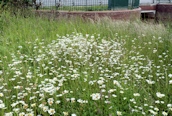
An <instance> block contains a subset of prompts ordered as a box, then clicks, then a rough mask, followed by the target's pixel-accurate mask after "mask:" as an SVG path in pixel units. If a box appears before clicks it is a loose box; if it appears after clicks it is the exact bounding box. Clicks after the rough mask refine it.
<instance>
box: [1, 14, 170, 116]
mask: <svg viewBox="0 0 172 116" xmlns="http://www.w3.org/2000/svg"><path fill="white" fill-rule="evenodd" d="M171 32H172V28H171V27H170V26H168V25H167V26H164V25H163V24H152V23H144V22H141V21H111V20H110V19H108V18H104V19H100V20H98V21H96V22H94V21H92V20H90V21H83V20H81V19H79V18H75V19H70V20H69V19H65V18H59V19H58V20H51V19H46V18H41V17H34V16H33V17H28V18H22V17H20V16H18V17H11V16H10V15H9V13H8V12H5V13H2V14H1V17H0V115H1V116H4V115H5V116H49V115H52V116H141V115H145V116H152V115H157V116H170V115H172V47H171V46H172V34H171Z"/></svg>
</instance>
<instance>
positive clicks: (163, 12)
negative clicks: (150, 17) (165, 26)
mask: <svg viewBox="0 0 172 116" xmlns="http://www.w3.org/2000/svg"><path fill="white" fill-rule="evenodd" d="M156 12H157V14H156V17H157V20H161V21H163V20H170V21H172V4H157V6H156Z"/></svg>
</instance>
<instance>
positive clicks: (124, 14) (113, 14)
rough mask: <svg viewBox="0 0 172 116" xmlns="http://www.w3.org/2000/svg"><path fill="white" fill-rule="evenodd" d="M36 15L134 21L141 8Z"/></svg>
mask: <svg viewBox="0 0 172 116" xmlns="http://www.w3.org/2000/svg"><path fill="white" fill-rule="evenodd" d="M36 14H37V15H40V16H47V17H50V18H57V17H58V16H61V17H68V18H69V17H82V18H84V19H86V18H91V19H93V20H96V19H98V18H101V17H109V18H111V19H112V20H118V19H120V20H135V19H140V14H141V8H137V9H133V10H119V11H60V12H57V11H36Z"/></svg>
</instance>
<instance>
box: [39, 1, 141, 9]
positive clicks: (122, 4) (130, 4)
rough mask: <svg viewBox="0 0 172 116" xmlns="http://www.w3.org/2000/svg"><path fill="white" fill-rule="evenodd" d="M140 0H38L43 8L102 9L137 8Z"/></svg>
mask: <svg viewBox="0 0 172 116" xmlns="http://www.w3.org/2000/svg"><path fill="white" fill-rule="evenodd" d="M139 1H140V0H37V1H36V2H37V3H41V4H42V5H41V7H42V8H43V9H56V10H68V11H72V10H82V11H101V10H112V9H119V8H125V9H127V8H136V7H138V6H139Z"/></svg>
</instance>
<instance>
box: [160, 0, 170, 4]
mask: <svg viewBox="0 0 172 116" xmlns="http://www.w3.org/2000/svg"><path fill="white" fill-rule="evenodd" d="M157 3H172V0H157Z"/></svg>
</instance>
